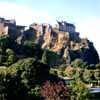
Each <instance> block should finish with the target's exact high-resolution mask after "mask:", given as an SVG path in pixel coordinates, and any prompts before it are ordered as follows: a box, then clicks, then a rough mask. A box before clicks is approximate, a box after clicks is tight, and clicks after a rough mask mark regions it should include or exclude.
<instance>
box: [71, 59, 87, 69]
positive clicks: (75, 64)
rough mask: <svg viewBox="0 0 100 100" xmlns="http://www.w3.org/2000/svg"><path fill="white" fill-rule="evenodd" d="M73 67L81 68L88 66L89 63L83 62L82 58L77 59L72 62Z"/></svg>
mask: <svg viewBox="0 0 100 100" xmlns="http://www.w3.org/2000/svg"><path fill="white" fill-rule="evenodd" d="M71 66H72V67H75V68H77V67H80V68H87V63H85V62H83V60H82V59H75V60H74V61H73V62H72V63H71Z"/></svg>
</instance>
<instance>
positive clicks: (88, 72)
mask: <svg viewBox="0 0 100 100" xmlns="http://www.w3.org/2000/svg"><path fill="white" fill-rule="evenodd" d="M92 75H93V74H92V73H91V70H88V69H85V70H84V72H83V80H84V82H89V83H90V82H91V81H92Z"/></svg>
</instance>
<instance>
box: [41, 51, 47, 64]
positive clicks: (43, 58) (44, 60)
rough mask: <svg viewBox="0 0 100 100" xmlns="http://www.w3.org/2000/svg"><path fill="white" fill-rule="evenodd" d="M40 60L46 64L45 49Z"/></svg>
mask: <svg viewBox="0 0 100 100" xmlns="http://www.w3.org/2000/svg"><path fill="white" fill-rule="evenodd" d="M41 62H42V63H43V64H47V51H46V50H45V51H44V53H43V55H42V59H41Z"/></svg>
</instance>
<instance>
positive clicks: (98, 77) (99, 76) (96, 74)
mask: <svg viewBox="0 0 100 100" xmlns="http://www.w3.org/2000/svg"><path fill="white" fill-rule="evenodd" d="M94 76H95V78H96V79H97V81H98V85H99V80H100V70H95V73H94Z"/></svg>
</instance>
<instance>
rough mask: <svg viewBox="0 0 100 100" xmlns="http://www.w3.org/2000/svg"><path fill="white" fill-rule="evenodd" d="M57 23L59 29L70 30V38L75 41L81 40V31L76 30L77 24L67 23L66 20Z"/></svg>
mask: <svg viewBox="0 0 100 100" xmlns="http://www.w3.org/2000/svg"><path fill="white" fill-rule="evenodd" d="M57 23H58V26H57V28H58V30H59V31H63V32H68V33H69V35H70V39H71V40H73V41H74V40H76V41H78V40H79V34H80V33H79V32H76V31H75V25H74V24H71V23H67V22H66V21H62V22H59V21H57Z"/></svg>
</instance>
